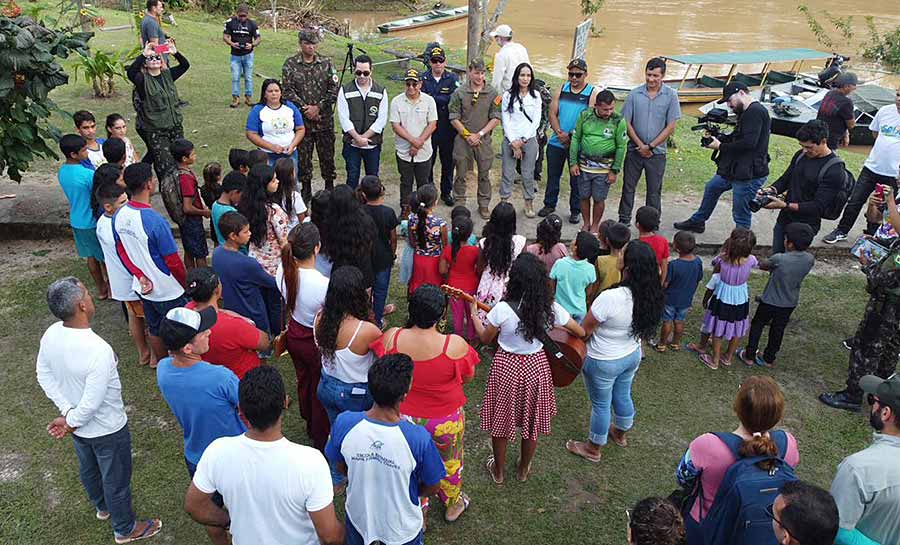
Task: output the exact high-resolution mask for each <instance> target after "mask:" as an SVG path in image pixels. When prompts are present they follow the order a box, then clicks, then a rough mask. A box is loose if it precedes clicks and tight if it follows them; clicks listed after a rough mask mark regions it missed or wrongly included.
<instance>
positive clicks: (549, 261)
mask: <svg viewBox="0 0 900 545" xmlns="http://www.w3.org/2000/svg"><path fill="white" fill-rule="evenodd" d="M560 237H562V219H561V218H560V217H559V216H557V215H556V214H550V215H548V216H547V217H546V218H544V219H542V220H541V222H540V223H538V226H537V242H535V243H534V244H529V245H528V246H525V251H526V252H528V253H529V254H534V255H536V256H538V259H540V260H541V261H543V262H544V265H545V266H546V267H547V272H548V273H549V272H550V271H552V270H553V265H554V264H555V263H556V262H557V260H559V259H560V258H563V257H566V256H567V255H569V250H568V248H566V245H565V244H563V243H562V242H560V241H559V239H560Z"/></svg>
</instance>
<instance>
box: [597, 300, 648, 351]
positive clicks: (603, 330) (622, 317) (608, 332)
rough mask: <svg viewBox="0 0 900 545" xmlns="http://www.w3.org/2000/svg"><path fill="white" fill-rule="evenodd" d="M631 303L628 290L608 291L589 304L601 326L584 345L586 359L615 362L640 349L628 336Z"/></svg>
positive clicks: (629, 332) (634, 338)
mask: <svg viewBox="0 0 900 545" xmlns="http://www.w3.org/2000/svg"><path fill="white" fill-rule="evenodd" d="M633 309H634V299H633V298H632V296H631V288H624V287H622V288H613V289H608V290H606V291H604V292H603V293H601V294H600V295H598V296H597V298H596V299H594V302H593V304H591V314H593V315H594V318H595V319H596V320H597V321H598V322H600V325H599V326H597V329H595V330H594V333H593V334H592V335H591V338H590V340H589V341H588V345H587V355H588V357H590V358H593V359H595V360H617V359H620V358H624V357H625V356H627V355H629V354H631V353H632V352H634V351H635V350H637V349H639V348H640V347H641V342H640V341H639V340H638V339H637V338H636V337H634V336H633V335H632V334H631V321H632V320H631V318H632V312H633Z"/></svg>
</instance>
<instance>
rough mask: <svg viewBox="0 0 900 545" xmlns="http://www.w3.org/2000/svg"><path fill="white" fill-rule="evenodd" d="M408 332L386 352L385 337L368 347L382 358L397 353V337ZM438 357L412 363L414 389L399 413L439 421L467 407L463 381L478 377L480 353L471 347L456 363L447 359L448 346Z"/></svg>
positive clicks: (399, 333) (448, 337) (400, 333)
mask: <svg viewBox="0 0 900 545" xmlns="http://www.w3.org/2000/svg"><path fill="white" fill-rule="evenodd" d="M404 332H406V330H405V329H401V330H400V331H399V332H398V333H397V335H396V336H395V337H394V348H392V349H391V350H386V349H385V346H384V343H383V341H382V339H383V338H384V337H382V338H380V339H378V340H377V341H375V342H373V343H372V344H371V345H370V346H369V348H371V349H372V351H373V352H375V355H376V356H378V357H379V358H380V357H381V356H384V355H385V354H397V353H398V352H397V348H396V343H397V338H396V337H399V336H402V335H403V333H404ZM448 344H450V335H447V342H446V343H445V344H444V350H443V352H441V354H440V355H439V356H437V357H436V358H431V359H428V360H422V361H414V362H413V379H412V388H411V389H410V391H409V394H407V396H406V400H404V401H403V403H401V404H400V413H401V414H404V415H407V416H412V417H415V418H440V417H442V416H448V415H450V414H452V413H453V411H455V410H457V409H459V408H460V407H462V406H463V405H465V404H466V394H465V393H464V392H463V379H464V378H465V379H468V378H469V377H472V376H473V375H474V374H475V366H476V365H478V362H479V361H481V358H480V357H479V356H478V352H476V351H475V349H474V348H472V347H471V346H469V347H468V352H466V355H465V356H463V357H462V358H460V359H457V360H454V359H451V358H449V357H448V356H447V345H448Z"/></svg>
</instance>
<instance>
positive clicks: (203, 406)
mask: <svg viewBox="0 0 900 545" xmlns="http://www.w3.org/2000/svg"><path fill="white" fill-rule="evenodd" d="M156 383H157V384H158V385H159V391H160V392H162V395H163V397H164V398H165V399H166V403H168V404H169V408H170V409H172V414H174V415H175V418H176V419H178V423H179V424H181V429H182V430H184V457H185V458H187V460H188V461H189V462H191V463H192V464H195V465H196V464H198V463H199V462H200V456H202V455H203V451H204V450H206V447H208V446H209V444H210V443H212V442H213V441H215V440H216V439H218V438H219V437H232V436H235V435H240V434H242V433H244V432H245V431H247V428H246V427H245V426H244V423H243V422H241V419H240V417H239V416H238V378H237V376H236V375H235V374H234V373H232V372H231V370H229V369H228V368H227V367H223V366H221V365H212V364H209V363H206V362H205V361H201V362H199V363H195V364H194V365H192V366H190V367H175V365H173V363H172V358H163V359H161V360H159V367H157V368H156Z"/></svg>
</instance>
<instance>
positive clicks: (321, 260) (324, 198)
mask: <svg viewBox="0 0 900 545" xmlns="http://www.w3.org/2000/svg"><path fill="white" fill-rule="evenodd" d="M330 211H331V190H329V189H320V190H318V191H316V192H315V193H314V194H313V196H312V199H310V200H309V221H310V222H311V223H312V224H313V225H315V226H316V227H318V228H319V236H320V237H321V244H322V247H321V248H319V252H318V253H317V254H316V270H317V271H319V272H320V273H322V276H324V277H325V278H329V277H331V269H332V261H331V257H330V255H329V251H328V244H329V239H328V238H327V237H326V234H327V229H326V225H325V223H326V221H327V218H328V216H329V213H330ZM401 270H402V269H401ZM401 274H402V273H401Z"/></svg>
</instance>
